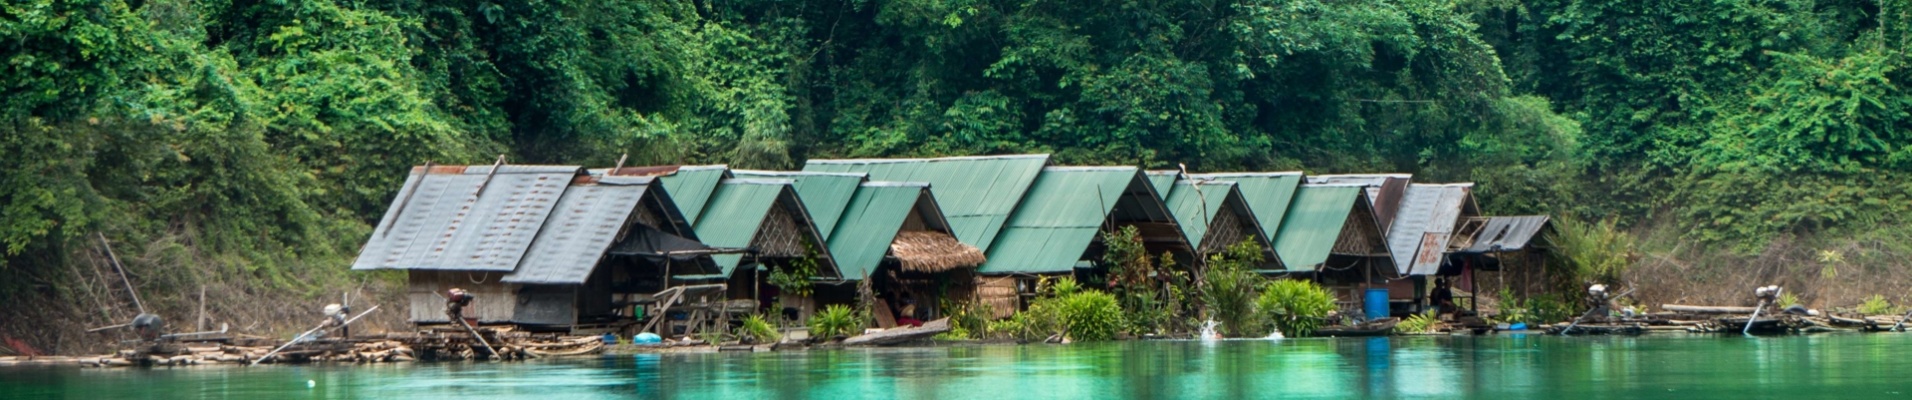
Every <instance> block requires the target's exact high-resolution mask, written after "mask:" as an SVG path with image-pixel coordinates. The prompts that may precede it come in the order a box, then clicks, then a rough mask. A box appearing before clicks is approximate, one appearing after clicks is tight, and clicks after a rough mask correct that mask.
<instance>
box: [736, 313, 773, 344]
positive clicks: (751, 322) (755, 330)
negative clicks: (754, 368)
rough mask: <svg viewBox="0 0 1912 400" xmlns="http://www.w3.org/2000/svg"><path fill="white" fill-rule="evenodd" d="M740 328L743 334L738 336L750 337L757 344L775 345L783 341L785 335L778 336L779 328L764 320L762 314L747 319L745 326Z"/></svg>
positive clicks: (745, 319)
mask: <svg viewBox="0 0 1912 400" xmlns="http://www.w3.org/2000/svg"><path fill="white" fill-rule="evenodd" d="M740 328H741V329H742V332H740V333H739V334H738V335H737V336H738V337H743V336H746V335H748V336H750V337H752V338H755V339H756V340H757V343H775V342H777V341H778V340H781V339H783V335H779V334H777V328H776V327H775V326H772V325H770V321H766V320H764V318H763V315H762V314H753V315H751V316H749V317H745V318H744V325H743V326H742V327H740Z"/></svg>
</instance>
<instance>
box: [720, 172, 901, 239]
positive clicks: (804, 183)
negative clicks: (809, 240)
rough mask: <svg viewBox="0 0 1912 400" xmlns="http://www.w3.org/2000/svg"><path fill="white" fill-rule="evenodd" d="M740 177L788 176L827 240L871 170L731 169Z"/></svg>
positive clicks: (780, 177) (777, 177)
mask: <svg viewBox="0 0 1912 400" xmlns="http://www.w3.org/2000/svg"><path fill="white" fill-rule="evenodd" d="M731 173H732V174H735V175H736V176H737V177H738V178H768V179H789V180H790V181H791V182H793V186H794V187H796V189H797V197H799V198H802V199H803V207H804V208H805V209H807V210H809V211H810V218H813V219H816V222H817V231H818V232H820V233H822V234H823V239H824V240H829V239H830V234H831V233H832V231H834V230H835V229H836V225H837V218H839V217H841V216H842V215H843V209H844V207H847V206H849V205H850V196H852V195H855V194H856V192H857V186H858V185H862V184H863V181H864V180H865V179H867V178H868V177H869V174H866V173H862V172H789V171H755V170H743V169H738V170H731Z"/></svg>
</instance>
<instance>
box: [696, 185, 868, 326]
mask: <svg viewBox="0 0 1912 400" xmlns="http://www.w3.org/2000/svg"><path fill="white" fill-rule="evenodd" d="M695 226H696V230H697V236H698V237H699V238H702V239H703V241H704V244H706V245H710V246H714V247H740V248H745V249H749V251H748V252H747V253H745V254H723V255H716V256H712V258H713V259H715V261H716V262H717V266H718V268H719V269H720V272H719V273H718V275H715V276H684V277H681V278H682V279H684V280H686V281H727V282H728V283H729V287H730V295H729V298H732V299H756V300H758V301H760V302H761V303H762V304H763V305H769V304H771V303H774V301H772V300H773V298H774V297H776V295H777V294H776V293H774V290H775V287H773V286H770V285H769V284H768V283H767V281H766V279H768V276H769V274H770V272H771V269H773V268H796V267H798V265H797V263H814V267H815V270H816V271H815V273H816V275H815V276H816V277H819V278H824V279H840V278H841V277H842V276H843V275H842V274H841V273H839V272H838V271H837V268H836V263H835V261H834V259H832V258H831V257H830V252H829V248H828V247H827V246H826V245H825V242H824V240H823V234H822V233H821V232H819V231H818V230H817V226H816V224H815V222H813V220H812V219H811V217H810V214H809V212H808V211H806V209H805V208H804V205H803V201H802V200H800V199H798V197H797V193H796V189H795V188H794V187H792V182H791V181H790V180H787V179H743V178H733V179H726V180H724V181H722V182H719V183H718V184H717V187H716V188H715V189H714V190H713V191H712V194H711V196H710V200H709V202H708V203H706V204H705V205H704V210H703V212H702V213H701V214H700V216H699V217H698V219H697V223H696V225H695Z"/></svg>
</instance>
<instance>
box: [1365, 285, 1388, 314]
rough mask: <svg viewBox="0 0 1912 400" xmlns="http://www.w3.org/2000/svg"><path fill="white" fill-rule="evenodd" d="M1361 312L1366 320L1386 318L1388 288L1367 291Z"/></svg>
mask: <svg viewBox="0 0 1912 400" xmlns="http://www.w3.org/2000/svg"><path fill="white" fill-rule="evenodd" d="M1361 312H1363V313H1366V314H1367V318H1368V319H1382V318H1387V317H1388V288H1371V289H1368V294H1367V302H1366V303H1364V304H1363V307H1362V308H1361Z"/></svg>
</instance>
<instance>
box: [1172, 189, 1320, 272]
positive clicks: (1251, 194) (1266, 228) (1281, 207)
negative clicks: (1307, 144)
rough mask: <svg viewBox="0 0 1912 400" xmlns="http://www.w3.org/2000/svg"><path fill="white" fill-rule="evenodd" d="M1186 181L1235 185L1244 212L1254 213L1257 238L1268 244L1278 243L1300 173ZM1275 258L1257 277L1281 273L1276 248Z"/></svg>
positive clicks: (1271, 259)
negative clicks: (1258, 231)
mask: <svg viewBox="0 0 1912 400" xmlns="http://www.w3.org/2000/svg"><path fill="white" fill-rule="evenodd" d="M1188 177H1189V179H1205V180H1214V181H1228V182H1235V188H1236V190H1239V191H1241V195H1242V199H1244V200H1247V201H1248V209H1249V210H1250V211H1253V212H1254V214H1255V220H1256V222H1257V223H1259V224H1260V225H1261V234H1262V235H1263V236H1266V237H1268V238H1269V240H1270V241H1276V240H1278V236H1279V235H1277V233H1279V230H1280V229H1281V226H1282V224H1283V223H1284V220H1283V219H1284V218H1287V215H1288V203H1289V202H1290V201H1293V200H1294V197H1295V191H1296V190H1298V189H1300V188H1301V180H1302V174H1301V172H1297V171H1286V172H1224V173H1207V174H1188ZM1275 255H1276V257H1271V258H1269V259H1268V261H1267V262H1264V263H1263V264H1262V266H1261V268H1260V272H1261V273H1264V274H1273V273H1283V272H1284V271H1283V270H1284V268H1283V265H1282V260H1283V259H1285V258H1284V257H1281V249H1280V248H1279V246H1276V249H1275ZM1303 270H1304V271H1305V269H1303Z"/></svg>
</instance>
